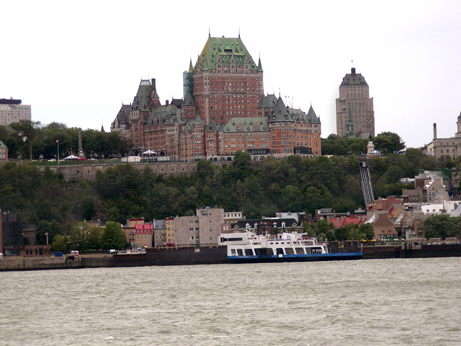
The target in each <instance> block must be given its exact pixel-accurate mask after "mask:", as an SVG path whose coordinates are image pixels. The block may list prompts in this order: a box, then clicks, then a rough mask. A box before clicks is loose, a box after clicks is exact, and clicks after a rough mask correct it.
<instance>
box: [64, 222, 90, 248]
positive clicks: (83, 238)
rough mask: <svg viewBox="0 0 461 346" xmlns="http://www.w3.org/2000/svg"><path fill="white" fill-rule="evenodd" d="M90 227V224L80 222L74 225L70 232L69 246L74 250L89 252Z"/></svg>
mask: <svg viewBox="0 0 461 346" xmlns="http://www.w3.org/2000/svg"><path fill="white" fill-rule="evenodd" d="M89 231H90V225H89V224H88V222H79V223H77V224H74V225H72V227H71V229H70V231H69V238H68V240H69V246H70V248H71V249H72V250H79V251H82V252H84V251H87V250H88V234H89Z"/></svg>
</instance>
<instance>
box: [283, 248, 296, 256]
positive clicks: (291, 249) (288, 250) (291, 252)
mask: <svg viewBox="0 0 461 346" xmlns="http://www.w3.org/2000/svg"><path fill="white" fill-rule="evenodd" d="M285 252H286V254H287V255H293V254H294V253H295V251H294V250H293V248H292V247H287V248H285Z"/></svg>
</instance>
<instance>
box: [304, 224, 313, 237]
mask: <svg viewBox="0 0 461 346" xmlns="http://www.w3.org/2000/svg"><path fill="white" fill-rule="evenodd" d="M303 230H304V233H306V234H307V236H309V237H311V238H313V237H315V227H314V225H313V224H311V223H310V222H303Z"/></svg>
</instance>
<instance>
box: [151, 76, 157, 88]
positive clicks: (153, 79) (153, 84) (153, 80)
mask: <svg viewBox="0 0 461 346" xmlns="http://www.w3.org/2000/svg"><path fill="white" fill-rule="evenodd" d="M152 87H153V88H154V90H155V91H157V88H156V87H155V78H152Z"/></svg>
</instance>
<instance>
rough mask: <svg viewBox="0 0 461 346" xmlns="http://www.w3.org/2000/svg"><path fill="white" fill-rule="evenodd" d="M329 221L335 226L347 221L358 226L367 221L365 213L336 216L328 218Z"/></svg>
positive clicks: (342, 225) (338, 226)
mask: <svg viewBox="0 0 461 346" xmlns="http://www.w3.org/2000/svg"><path fill="white" fill-rule="evenodd" d="M328 221H329V222H331V223H333V224H334V225H335V227H336V228H341V227H344V226H346V225H347V224H349V223H353V224H356V225H358V226H361V225H363V224H364V223H365V222H366V221H367V215H366V214H351V215H349V216H338V217H334V218H330V219H329V220H328Z"/></svg>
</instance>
